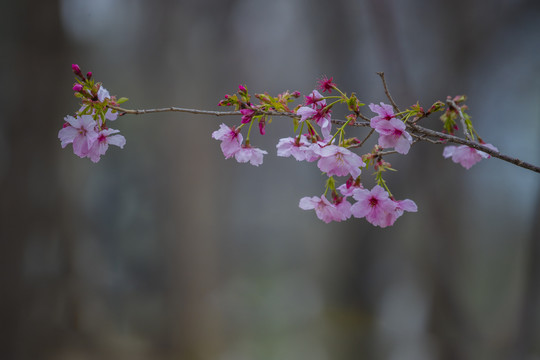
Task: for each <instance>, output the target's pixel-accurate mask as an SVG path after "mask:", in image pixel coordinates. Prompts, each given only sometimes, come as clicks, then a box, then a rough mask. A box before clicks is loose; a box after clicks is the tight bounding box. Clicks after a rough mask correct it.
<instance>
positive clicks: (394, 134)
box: [371, 118, 412, 154]
mask: <svg viewBox="0 0 540 360" xmlns="http://www.w3.org/2000/svg"><path fill="white" fill-rule="evenodd" d="M371 127H372V128H373V129H375V131H377V132H378V133H379V145H380V146H382V147H383V148H392V147H393V148H394V149H395V150H396V151H397V152H398V153H400V154H407V153H408V152H409V149H410V148H411V144H412V137H411V135H410V134H409V133H408V132H407V131H405V128H406V127H405V124H404V123H403V122H402V121H400V120H398V119H396V118H393V119H390V120H380V121H378V122H375V123H373V122H372V123H371Z"/></svg>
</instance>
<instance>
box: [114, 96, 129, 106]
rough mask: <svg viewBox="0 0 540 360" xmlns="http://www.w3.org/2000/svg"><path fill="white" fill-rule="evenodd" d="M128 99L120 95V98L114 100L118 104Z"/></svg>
mask: <svg viewBox="0 0 540 360" xmlns="http://www.w3.org/2000/svg"><path fill="white" fill-rule="evenodd" d="M128 100H129V99H128V98H127V97H121V98H120V99H118V100H116V103H117V104H118V105H120V104H123V103H125V102H126V101H128Z"/></svg>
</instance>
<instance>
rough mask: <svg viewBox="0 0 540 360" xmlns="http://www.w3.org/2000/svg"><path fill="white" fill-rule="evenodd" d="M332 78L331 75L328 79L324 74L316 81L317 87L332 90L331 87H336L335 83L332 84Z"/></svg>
mask: <svg viewBox="0 0 540 360" xmlns="http://www.w3.org/2000/svg"><path fill="white" fill-rule="evenodd" d="M333 80H334V78H333V77H331V78H330V79H329V78H327V77H326V75H325V76H323V77H322V78H321V79H320V80H319V81H318V82H317V83H318V84H319V88H320V89H321V90H322V91H323V92H325V91H328V92H329V93H331V92H332V90H333V89H335V88H336V84H334V83H333V82H332V81H333Z"/></svg>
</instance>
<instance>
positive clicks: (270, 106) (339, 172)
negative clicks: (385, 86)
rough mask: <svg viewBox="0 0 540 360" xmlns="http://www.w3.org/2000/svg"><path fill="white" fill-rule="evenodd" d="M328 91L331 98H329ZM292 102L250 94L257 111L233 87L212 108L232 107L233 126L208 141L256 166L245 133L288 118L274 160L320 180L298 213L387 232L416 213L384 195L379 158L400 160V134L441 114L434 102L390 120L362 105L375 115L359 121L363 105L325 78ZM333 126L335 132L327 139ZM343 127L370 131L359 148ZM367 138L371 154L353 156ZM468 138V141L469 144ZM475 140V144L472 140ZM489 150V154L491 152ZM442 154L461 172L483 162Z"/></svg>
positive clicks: (391, 112)
mask: <svg viewBox="0 0 540 360" xmlns="http://www.w3.org/2000/svg"><path fill="white" fill-rule="evenodd" d="M319 90H320V91H322V93H321V92H319ZM332 91H335V92H337V93H338V94H337V95H333V94H332ZM325 92H328V95H323V94H324V93H325ZM299 96H300V94H299V93H298V92H294V93H292V94H291V93H289V92H288V91H287V92H285V93H283V94H280V95H278V96H277V97H276V98H274V97H271V96H269V95H268V94H266V93H265V94H257V95H255V97H256V98H257V99H259V101H260V104H259V105H255V104H253V103H252V102H251V101H250V100H251V97H250V95H249V93H248V91H247V89H246V87H245V86H243V85H240V86H239V88H238V93H237V94H234V95H232V96H231V95H225V99H224V100H222V101H220V102H219V105H220V106H234V107H235V108H236V110H237V111H239V112H240V114H241V115H242V120H241V124H240V125H239V126H233V127H228V126H227V125H225V124H221V125H220V128H219V130H216V131H214V132H213V133H212V137H213V138H214V139H216V140H220V141H221V150H222V151H223V154H224V155H225V158H230V157H233V156H234V157H235V158H236V160H237V161H239V162H248V161H249V162H250V163H251V164H253V165H256V166H258V165H260V164H261V163H262V162H263V155H264V154H266V153H267V152H266V151H263V150H261V149H258V148H253V147H251V145H250V141H249V135H250V132H251V126H252V125H253V123H255V122H258V124H259V130H260V133H261V135H264V134H265V125H266V124H267V123H269V122H270V121H269V116H270V115H272V114H274V115H288V116H290V117H292V118H293V119H294V131H295V133H296V134H295V135H294V136H291V137H286V138H282V139H279V142H278V144H277V145H276V148H277V155H278V156H281V157H293V158H294V159H296V160H297V161H307V162H316V164H317V167H318V168H319V169H320V170H321V171H322V172H323V173H324V174H326V176H327V177H328V178H327V181H326V188H325V191H324V193H323V194H322V195H320V196H312V197H303V198H302V199H300V202H299V206H300V208H301V209H304V210H315V213H316V215H317V217H318V218H319V219H321V220H322V221H324V222H326V223H329V222H331V221H337V222H339V221H344V220H347V219H349V218H350V217H356V218H365V219H366V220H367V221H368V222H369V223H371V224H373V225H375V226H380V227H387V226H391V225H393V224H394V222H395V221H396V220H397V219H398V218H399V217H400V216H401V215H403V213H404V212H405V211H408V212H416V211H417V206H416V204H415V203H414V201H412V200H410V199H405V200H396V199H395V198H394V196H393V195H392V194H391V192H390V190H389V188H388V186H387V184H386V182H385V181H384V179H383V177H382V173H383V172H384V171H386V170H393V169H392V167H391V165H390V164H389V163H388V162H386V161H385V160H383V156H384V155H387V154H390V153H399V154H403V155H405V154H407V153H408V152H409V150H410V148H411V145H412V144H413V136H412V135H411V134H410V133H409V132H408V131H407V122H408V121H411V122H413V123H415V122H416V121H418V120H420V119H421V118H423V117H426V116H427V115H429V114H431V113H433V112H436V111H442V110H443V109H445V108H446V107H445V105H444V104H443V103H442V102H437V103H435V104H434V105H433V106H432V107H431V108H430V109H429V110H428V111H427V112H425V111H424V110H423V108H421V107H420V106H419V105H414V106H412V107H411V108H410V109H408V110H406V111H403V112H400V113H396V112H395V108H394V107H393V106H392V105H388V104H385V103H382V102H381V103H380V105H376V104H370V105H369V109H370V110H371V111H372V112H373V113H374V114H376V115H375V116H373V117H371V118H367V117H365V116H363V115H362V114H361V113H360V107H361V106H364V104H363V103H361V102H360V101H359V100H358V99H357V97H356V95H355V94H354V93H353V94H352V95H350V96H347V95H346V94H344V93H343V92H342V91H341V90H340V89H339V88H338V87H337V85H336V84H335V83H334V82H333V79H332V78H330V79H328V78H326V77H323V78H322V79H321V80H320V82H319V87H318V89H314V90H313V91H312V92H311V93H310V94H309V95H307V96H305V100H304V102H303V104H301V105H298V106H297V107H296V108H294V109H292V110H291V109H290V108H289V107H288V103H289V102H291V101H293V100H294V99H296V98H298V97H299ZM453 101H454V102H453V104H456V102H457V103H458V104H459V103H462V102H463V101H464V97H456V98H454V99H453ZM340 103H345V104H346V105H347V107H348V109H349V111H350V112H351V113H350V114H349V115H347V117H346V119H347V120H346V121H342V120H332V108H333V106H334V105H336V104H340ZM465 109H466V107H465V105H462V106H458V105H456V107H449V108H448V109H447V110H446V112H445V115H443V116H441V120H442V121H443V123H444V129H445V132H447V133H450V134H453V131H454V130H455V129H457V125H456V124H455V119H456V118H457V116H458V113H459V116H462V117H463V116H464V115H463V114H465V113H464V110H465ZM359 119H364V120H366V122H364V123H362V124H361V123H360V122H358V120H359ZM464 121H465V122H466V123H467V125H466V126H467V127H468V130H469V132H468V134H473V133H475V132H474V129H473V128H472V124H471V123H470V119H469V118H468V117H467V118H466V119H465V120H464ZM452 122H453V123H452ZM333 123H337V124H340V125H341V126H340V127H339V128H338V129H337V130H336V131H335V132H334V133H333V132H332V124H333ZM248 124H249V126H248V132H247V140H246V141H245V142H243V136H242V133H241V130H242V128H243V127H244V126H246V125H248ZM347 125H353V126H369V127H371V129H372V131H371V132H370V133H369V134H368V136H367V137H366V139H364V140H363V141H359V140H358V139H357V138H354V137H353V138H346V137H345V129H346V127H347ZM304 129H305V130H306V131H305V132H304V131H303V130H304ZM373 132H375V133H377V134H378V143H377V145H375V146H374V148H373V150H372V151H371V152H369V153H367V154H364V155H362V156H360V155H358V154H356V153H355V152H353V151H351V150H352V149H354V148H358V147H360V146H362V145H364V143H365V142H366V140H367V139H368V138H369V137H370V136H371V134H372V133H373ZM469 136H471V135H469ZM469 139H470V140H475V139H474V138H472V137H469ZM478 140H479V141H480V142H481V143H483V142H482V141H481V139H480V138H478ZM489 147H490V148H493V149H494V150H496V149H495V148H494V147H492V146H491V145H489ZM443 155H444V156H445V157H452V160H453V161H454V162H457V163H460V164H462V165H463V166H464V167H466V168H467V169H468V168H470V167H471V166H472V165H473V164H474V163H476V162H478V161H479V160H480V159H481V158H487V157H489V155H487V154H486V153H484V152H482V151H478V150H476V149H473V148H470V147H468V146H458V147H456V146H447V147H446V148H445V149H444V152H443ZM369 167H373V169H374V170H375V181H376V185H375V186H374V187H373V188H372V189H371V190H368V189H365V188H364V186H363V184H362V181H361V174H362V169H363V168H369ZM334 177H346V181H345V183H343V184H341V185H339V186H336V180H335V179H334Z"/></svg>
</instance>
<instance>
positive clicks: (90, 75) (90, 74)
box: [86, 71, 92, 80]
mask: <svg viewBox="0 0 540 360" xmlns="http://www.w3.org/2000/svg"><path fill="white" fill-rule="evenodd" d="M86 78H87V79H88V80H90V78H92V72H91V71H89V72H87V73H86Z"/></svg>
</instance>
